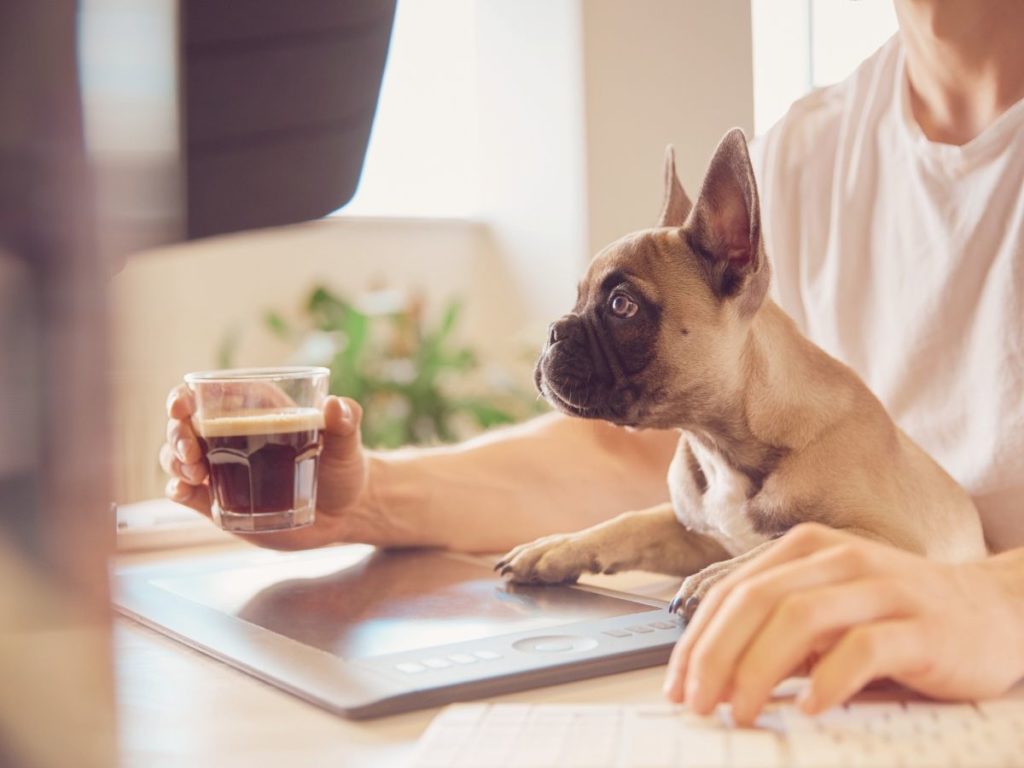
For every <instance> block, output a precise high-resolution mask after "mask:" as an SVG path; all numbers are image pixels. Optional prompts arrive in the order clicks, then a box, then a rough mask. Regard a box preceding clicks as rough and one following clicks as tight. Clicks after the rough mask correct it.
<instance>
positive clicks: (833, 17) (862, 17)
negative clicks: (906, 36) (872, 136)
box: [751, 0, 897, 134]
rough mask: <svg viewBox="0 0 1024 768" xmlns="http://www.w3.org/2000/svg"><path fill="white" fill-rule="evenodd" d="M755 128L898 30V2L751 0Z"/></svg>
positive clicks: (846, 70)
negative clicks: (894, 6)
mask: <svg viewBox="0 0 1024 768" xmlns="http://www.w3.org/2000/svg"><path fill="white" fill-rule="evenodd" d="M751 16H752V27H753V38H754V132H755V133H758V134H760V133H764V132H765V131H766V130H768V129H769V128H770V127H771V126H772V125H774V124H775V122H776V121H777V120H778V119H779V118H780V117H782V116H783V115H784V114H785V112H786V110H787V109H789V105H790V104H792V103H793V102H794V101H795V100H797V99H799V98H800V97H801V96H803V95H804V94H805V93H807V92H808V91H810V90H811V89H812V88H819V87H821V86H824V85H830V84H832V83H836V82H839V81H840V80H843V79H844V78H846V76H847V75H849V74H850V73H851V72H853V70H854V69H856V67H857V65H858V64H859V63H860V62H861V61H863V60H864V59H866V58H867V57H868V56H870V55H871V54H872V53H873V52H874V51H875V50H877V49H878V48H879V47H880V46H881V45H882V44H883V43H884V42H885V41H886V40H888V39H889V38H890V37H891V36H892V35H893V34H895V32H896V29H897V26H896V14H895V11H894V10H893V4H892V0H858V1H857V2H853V0H751Z"/></svg>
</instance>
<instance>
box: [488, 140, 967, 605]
mask: <svg viewBox="0 0 1024 768" xmlns="http://www.w3.org/2000/svg"><path fill="white" fill-rule="evenodd" d="M665 186H666V193H665V202H664V206H663V210H662V214H661V219H660V221H659V223H658V226H657V227H656V228H654V229H648V230H643V231H640V232H635V233H633V234H631V235H627V236H626V237H624V238H622V239H620V240H618V241H616V242H614V243H612V244H611V245H609V246H608V247H606V248H605V249H604V250H603V251H601V252H600V253H598V254H597V256H595V257H594V259H593V261H592V262H591V264H590V267H589V269H588V270H587V273H586V275H585V276H584V278H583V280H582V282H581V283H580V285H579V294H578V298H577V301H576V306H575V307H573V310H572V311H571V312H570V313H569V314H567V315H565V316H563V317H562V318H560V319H559V320H558V321H556V322H555V323H553V324H552V325H551V326H550V329H549V336H548V340H547V344H546V345H545V347H544V351H543V353H542V354H541V357H540V360H539V361H538V362H537V369H536V381H537V386H538V388H539V390H540V392H541V393H542V394H543V396H544V397H545V398H546V399H547V400H548V401H549V402H550V403H551V404H552V405H553V406H554V407H555V408H557V409H558V410H560V411H562V412H564V413H567V414H569V415H572V416H577V417H581V418H587V419H605V420H606V421H610V422H612V423H613V424H618V425H623V426H627V427H634V428H641V429H642V428H657V429H669V428H671V429H676V430H678V431H679V445H678V448H677V449H676V454H675V458H674V459H673V461H672V464H671V466H670V468H669V471H668V486H669V498H670V499H671V502H670V503H666V504H664V505H661V506H657V507H654V508H651V509H647V510H642V511H633V512H626V513H625V514H622V515H620V516H618V517H616V518H613V519H612V520H609V521H607V522H604V523H601V524H599V525H596V526H594V527H592V528H588V529H586V530H584V531H580V532H578V533H568V534H556V535H553V536H547V537H545V538H542V539H539V540H538V541H534V542H532V543H529V544H523V545H521V546H519V547H517V548H515V549H513V550H512V551H511V552H509V553H508V554H507V555H505V557H504V558H502V559H501V560H500V561H499V562H498V564H497V566H496V568H497V569H498V570H499V571H500V572H501V574H502V575H503V576H505V577H506V578H509V579H511V580H514V581H520V582H534V583H536V582H540V583H556V582H572V581H575V580H576V579H577V578H578V577H579V576H580V574H581V573H584V572H592V573H599V572H603V573H612V572H615V571H621V570H627V569H643V570H648V571H655V572H660V573H665V574H670V575H678V576H684V577H687V578H686V579H685V580H684V581H683V584H682V587H681V588H680V590H679V593H678V595H677V596H676V599H675V600H674V601H673V604H672V609H673V610H676V611H680V612H682V613H683V615H684V616H689V615H691V614H692V612H693V610H694V609H695V608H696V605H697V602H698V601H699V599H700V598H701V597H702V596H703V595H704V594H705V593H706V592H707V590H708V589H709V588H710V587H711V586H712V585H713V584H714V583H715V582H716V581H718V580H719V579H721V578H722V577H723V576H724V575H725V574H726V573H728V572H729V571H730V570H731V569H733V568H735V567H736V566H737V565H739V564H740V563H742V562H744V561H745V560H748V559H750V558H752V557H754V556H755V555H757V554H758V553H759V552H761V551H763V550H764V549H765V548H766V547H770V546H772V543H773V541H774V540H775V539H776V538H778V537H779V536H780V535H782V534H783V533H785V532H786V531H787V530H789V529H790V528H792V527H793V526H794V525H796V524H797V523H800V522H804V521H817V522H819V523H823V524H825V525H829V526H833V527H835V528H842V529H845V530H848V531H852V532H856V533H858V534H860V535H863V536H865V537H868V538H871V539H877V540H879V541H883V542H888V543H890V544H893V545H895V546H898V547H902V548H904V549H907V550H910V551H912V552H917V553H919V554H922V555H925V556H927V557H930V558H936V559H940V560H946V561H961V560H966V559H972V558H979V557H982V556H984V554H985V553H986V548H985V542H984V539H983V537H982V530H981V523H980V520H979V517H978V513H977V510H976V509H975V507H974V505H973V503H972V502H971V499H970V497H969V496H968V495H967V493H966V492H965V491H964V490H963V489H962V488H960V486H959V485H957V483H956V482H955V481H954V480H953V479H952V478H951V477H950V476H949V475H948V474H947V473H946V472H945V471H943V469H942V468H941V467H940V466H939V465H938V464H937V463H936V462H935V461H933V460H932V459H931V457H929V456H928V455H927V454H926V453H925V452H924V451H923V450H922V449H921V448H920V447H918V446H917V445H916V444H915V443H914V442H913V441H911V440H910V438H908V437H907V436H906V435H905V434H904V433H903V432H902V431H901V430H900V429H899V428H898V427H897V426H896V425H895V424H894V423H893V421H892V420H891V419H890V418H889V416H888V414H887V413H886V412H885V409H884V408H883V407H882V405H881V403H880V402H879V401H878V400H877V399H876V398H875V397H874V396H873V395H872V394H871V392H870V391H869V390H868V388H867V387H866V386H865V385H864V383H863V382H862V381H861V380H860V379H859V378H858V377H857V375H856V374H855V373H854V372H853V371H852V370H850V369H849V368H848V367H846V366H845V365H843V364H842V363H840V362H839V361H838V360H836V359H834V358H832V357H830V356H829V355H828V354H826V353H825V352H824V351H823V350H821V349H820V348H818V347H817V346H815V345H814V344H813V343H811V342H810V341H808V340H807V339H806V338H805V337H804V336H802V335H801V333H800V332H799V331H798V330H797V328H796V326H795V325H794V323H793V322H792V321H791V320H790V319H789V318H788V317H787V316H786V315H785V313H784V312H783V311H782V310H781V309H780V308H779V307H778V306H777V305H776V304H775V303H774V302H773V301H772V300H771V299H770V298H768V297H767V293H768V282H769V275H770V267H769V262H768V258H767V255H766V254H765V249H764V242H763V237H762V231H761V219H760V212H759V206H758V196H757V187H756V185H755V182H754V173H753V168H752V166H751V164H750V157H749V156H748V154H747V143H746V140H745V138H744V136H743V133H742V132H741V131H740V130H738V129H734V130H732V131H730V132H729V133H728V134H726V136H725V138H724V139H723V140H722V142H721V144H720V145H719V146H718V149H717V150H716V151H715V154H714V157H713V158H712V160H711V164H710V166H709V168H708V171H707V175H706V176H705V178H704V182H703V186H702V188H701V190H700V195H699V196H698V198H697V202H696V203H695V204H691V202H690V200H689V198H688V197H687V195H686V193H685V192H684V191H683V188H682V186H681V185H680V183H679V180H678V177H677V176H676V172H675V161H674V156H673V153H672V150H671V148H669V150H668V153H667V155H666V161H665Z"/></svg>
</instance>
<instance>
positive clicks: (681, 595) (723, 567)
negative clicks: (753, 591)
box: [668, 560, 736, 621]
mask: <svg viewBox="0 0 1024 768" xmlns="http://www.w3.org/2000/svg"><path fill="white" fill-rule="evenodd" d="M735 567H736V566H735V564H733V562H732V561H730V560H726V561H725V562H721V563H713V564H712V565H709V566H708V567H707V568H705V569H704V570H702V571H697V573H695V574H693V575H692V576H687V577H686V579H684V580H683V585H682V586H681V587H679V591H678V592H676V596H675V597H674V598H672V602H671V603H669V606H668V609H669V611H671V612H672V613H677V614H679V615H680V616H682V617H683V620H684V621H689V620H690V619H692V618H693V614H694V613H695V612H696V611H697V606H699V605H700V601H701V600H703V599H704V596H705V595H707V593H708V592H709V591H710V590H711V588H712V587H713V586H715V584H717V583H718V582H720V581H721V580H722V579H724V578H725V577H726V576H728V575H729V573H731V572H732V570H733V569H734V568H735Z"/></svg>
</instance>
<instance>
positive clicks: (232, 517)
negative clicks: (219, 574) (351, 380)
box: [185, 368, 328, 533]
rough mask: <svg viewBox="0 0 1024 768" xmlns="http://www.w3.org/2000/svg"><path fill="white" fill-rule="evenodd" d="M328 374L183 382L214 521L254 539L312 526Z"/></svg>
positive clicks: (245, 374) (203, 377)
mask: <svg viewBox="0 0 1024 768" xmlns="http://www.w3.org/2000/svg"><path fill="white" fill-rule="evenodd" d="M327 378H328V371H327V370H326V369H323V368H274V369H245V370H234V371H210V372H206V373H196V374H189V375H188V376H186V377H185V380H186V381H187V382H188V384H189V387H190V388H191V389H192V391H193V393H194V394H195V398H196V410H195V413H194V414H193V416H192V426H193V428H194V429H195V431H196V434H197V435H198V437H199V441H200V445H201V446H202V448H203V453H204V455H205V458H206V463H207V465H208V466H209V469H210V473H209V478H210V479H209V483H210V491H211V496H212V500H213V518H214V521H215V522H216V523H217V524H218V525H219V526H220V527H221V528H224V529H225V530H229V531H235V532H239V533H242V532H244V533H259V532H261V531H279V530H284V529H288V528H299V527H302V526H305V525H309V524H310V523H312V522H313V519H314V515H315V510H316V482H317V464H318V462H319V459H320V451H321V449H322V447H323V426H324V422H323V411H322V406H323V399H324V397H325V396H326V389H327Z"/></svg>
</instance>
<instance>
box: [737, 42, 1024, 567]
mask: <svg viewBox="0 0 1024 768" xmlns="http://www.w3.org/2000/svg"><path fill="white" fill-rule="evenodd" d="M751 151H752V155H753V159H754V165H755V169H756V172H757V178H758V184H759V187H760V192H761V203H762V217H763V227H764V232H765V242H766V246H767V251H768V256H769V258H770V259H771V260H772V262H773V264H774V268H775V269H774V274H773V283H774V287H773V291H774V297H775V299H776V301H777V302H778V303H779V304H780V305H781V306H782V307H783V308H784V309H785V310H786V311H787V312H788V313H789V314H790V315H791V316H792V317H793V319H794V320H795V321H796V323H797V324H798V325H799V327H800V328H801V330H802V331H803V332H804V333H805V334H806V335H807V336H808V337H809V338H810V339H812V340H813V341H814V342H816V343H817V344H818V345H820V346H821V347H822V348H824V349H825V350H826V351H827V352H829V353H830V354H832V355H833V356H835V357H837V358H838V359H840V360H842V361H843V362H845V363H846V364H847V365H849V366H850V367H852V368H853V369H854V370H856V371H857V372H858V373H859V374H860V375H861V376H862V377H863V379H864V381H865V382H866V383H867V385H868V386H869V387H870V388H871V390H872V391H873V392H874V393H875V394H876V395H877V396H878V397H879V399H881V401H882V402H883V403H884V404H885V406H886V407H887V408H888V409H889V412H890V413H891V414H892V416H893V418H894V419H895V420H896V422H897V423H898V424H899V425H900V426H901V427H902V428H903V429H904V430H905V431H906V432H907V433H908V434H909V435H910V436H911V437H912V438H913V439H914V440H915V441H916V442H917V443H918V444H920V445H921V446H922V447H923V448H924V449H925V450H926V451H928V452H929V453H930V454H931V455H932V456H933V457H935V459H936V460H938V462H939V463H940V464H942V466H943V467H945V469H946V470H947V471H948V472H949V473H950V474H952V475H953V476H954V477H955V478H956V479H957V480H958V481H959V482H960V483H961V484H962V485H963V486H964V487H965V488H966V489H967V490H968V492H970V494H971V495H972V496H973V497H974V500H975V502H976V503H977V505H978V508H979V510H980V511H981V514H982V520H983V523H984V526H985V533H986V538H987V539H988V541H989V544H990V546H991V547H992V548H993V549H994V550H996V551H999V550H1003V549H1007V548H1010V547H1014V546H1024V330H1022V326H1024V101H1021V102H1018V103H1017V104H1015V105H1014V106H1013V107H1012V108H1011V109H1009V110H1008V111H1007V112H1005V113H1004V114H1003V115H1002V116H1001V117H1000V118H999V119H998V120H997V121H996V122H995V123H993V124H992V125H991V126H989V127H988V128H987V129H986V130H985V131H984V132H983V133H982V134H981V135H979V136H978V137H976V138H975V139H974V140H972V141H971V142H969V143H968V144H965V145H963V146H952V145H948V144H936V143H932V142H930V141H928V140H927V139H926V138H925V137H924V135H923V134H922V132H921V129H920V127H919V126H918V125H917V122H916V121H915V120H914V118H913V115H912V113H911V111H910V107H909V93H908V84H907V80H906V76H905V74H904V66H903V48H902V45H901V44H900V41H899V39H898V37H895V38H893V39H892V40H890V41H889V42H888V43H886V44H885V45H884V46H883V47H882V48H881V49H879V51H877V52H876V53H875V54H874V55H873V56H872V57H871V58H869V59H868V60H867V61H865V62H864V63H863V64H862V65H861V66H860V67H859V68H858V69H857V71H856V72H854V74H853V75H852V76H851V77H850V78H849V79H847V80H846V81H845V82H843V83H840V84H838V85H834V86H831V87H828V88H824V89H821V90H819V91H816V92H814V93H811V94H810V95H808V96H807V97H806V98H804V99H802V100H800V101H798V102H797V103H796V104H794V105H793V107H792V108H791V109H790V110H789V112H788V114H787V115H786V116H785V117H784V118H783V119H782V120H781V121H780V122H779V123H778V124H777V125H776V126H775V127H774V128H772V129H771V131H769V132H768V133H767V134H766V135H765V136H764V137H763V138H761V139H758V140H757V141H755V142H754V144H753V145H752V147H751Z"/></svg>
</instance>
